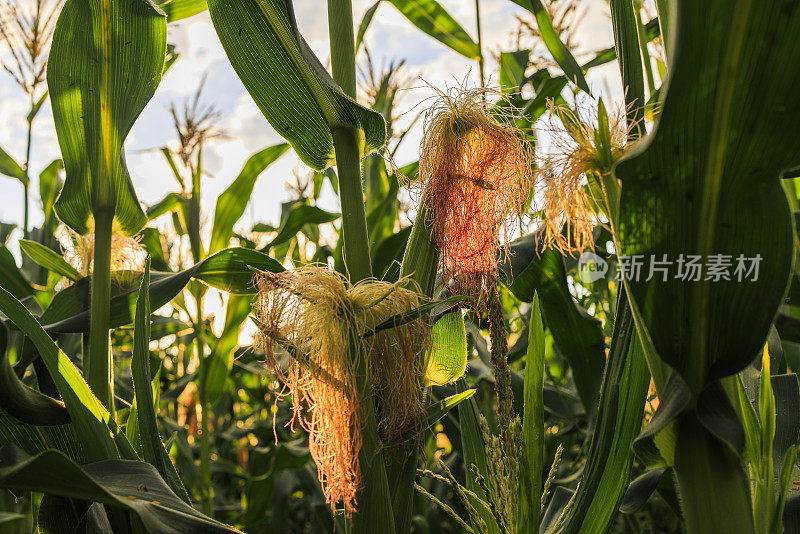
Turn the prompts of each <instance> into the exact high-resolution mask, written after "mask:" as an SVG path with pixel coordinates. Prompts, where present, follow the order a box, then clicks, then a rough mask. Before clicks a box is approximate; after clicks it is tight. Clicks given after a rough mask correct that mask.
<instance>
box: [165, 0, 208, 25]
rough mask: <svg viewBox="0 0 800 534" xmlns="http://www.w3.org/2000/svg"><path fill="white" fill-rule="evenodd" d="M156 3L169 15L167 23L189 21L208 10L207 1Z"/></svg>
mask: <svg viewBox="0 0 800 534" xmlns="http://www.w3.org/2000/svg"><path fill="white" fill-rule="evenodd" d="M156 3H157V4H158V7H160V8H161V10H162V11H163V12H164V13H166V14H167V22H176V21H179V20H183V19H187V18H189V17H193V16H194V15H197V14H198V13H202V12H203V11H205V10H206V9H208V5H207V4H206V0H166V2H164V1H161V2H156Z"/></svg>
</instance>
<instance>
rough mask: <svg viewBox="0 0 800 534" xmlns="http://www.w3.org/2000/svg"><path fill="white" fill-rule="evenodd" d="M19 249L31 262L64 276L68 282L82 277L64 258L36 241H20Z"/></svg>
mask: <svg viewBox="0 0 800 534" xmlns="http://www.w3.org/2000/svg"><path fill="white" fill-rule="evenodd" d="M19 247H20V248H21V249H22V250H23V252H25V254H27V255H28V256H30V257H31V259H32V260H33V261H35V262H36V263H38V264H39V265H41V266H42V267H44V268H45V269H47V270H49V271H52V272H54V273H56V274H60V275H61V276H66V277H67V278H69V279H70V280H78V279H79V278H81V277H82V275H81V273H79V272H78V271H77V270H76V269H75V267H73V266H72V265H70V264H69V263H67V262H66V261H65V260H64V258H63V257H62V256H61V255H60V254H57V253H56V252H55V251H53V249H51V248H48V247H46V246H44V245H42V244H41V243H37V242H36V241H28V240H27V239H22V240H20V242H19Z"/></svg>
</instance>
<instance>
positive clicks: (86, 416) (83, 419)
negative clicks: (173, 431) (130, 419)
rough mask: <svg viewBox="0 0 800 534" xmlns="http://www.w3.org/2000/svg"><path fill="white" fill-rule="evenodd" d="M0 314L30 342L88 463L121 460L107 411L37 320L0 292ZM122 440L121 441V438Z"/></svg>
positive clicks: (8, 295)
mask: <svg viewBox="0 0 800 534" xmlns="http://www.w3.org/2000/svg"><path fill="white" fill-rule="evenodd" d="M0 312H2V313H4V314H5V315H6V316H7V317H8V319H9V321H11V322H12V323H14V325H15V326H16V327H17V328H18V329H19V330H20V331H22V332H23V333H24V334H25V335H26V336H27V337H28V339H30V340H31V341H32V342H33V344H34V346H35V347H36V350H37V351H38V352H39V356H40V357H41V358H42V359H43V360H44V363H45V365H46V366H47V370H48V371H49V373H50V376H51V377H52V378H53V380H54V381H55V383H56V387H57V388H58V393H59V394H60V395H61V398H62V399H63V400H64V405H65V406H66V408H67V411H68V412H69V415H70V419H71V420H72V424H74V425H75V429H76V431H77V432H78V434H79V435H80V436H82V437H83V438H84V439H85V440H86V441H85V445H86V457H87V459H89V460H90V461H99V460H104V459H109V458H120V457H121V455H120V451H119V450H118V444H117V443H116V442H115V438H116V437H118V436H114V435H112V432H111V430H112V429H113V428H116V424H115V423H114V421H113V419H112V418H111V416H110V414H109V413H108V410H106V408H105V407H104V406H103V404H102V403H101V402H100V401H99V400H97V398H96V397H95V396H94V395H93V394H92V392H91V390H90V389H89V386H88V385H86V382H85V381H84V380H83V377H82V376H81V374H80V372H79V371H78V370H77V369H76V368H75V365H74V364H73V363H72V361H71V360H70V359H69V358H68V357H67V355H66V354H64V353H63V352H62V351H61V350H60V349H59V348H58V346H57V345H56V344H55V343H54V342H53V340H52V339H50V337H49V336H48V335H47V333H46V332H45V331H44V330H43V329H42V327H41V326H40V325H39V323H38V322H37V321H36V319H35V318H34V317H33V316H32V315H31V314H30V312H28V310H26V309H25V307H24V306H23V305H22V304H21V303H20V302H19V301H18V300H17V299H15V298H14V297H13V296H12V295H11V294H10V293H9V292H7V291H6V290H4V289H2V288H0ZM122 439H124V438H122Z"/></svg>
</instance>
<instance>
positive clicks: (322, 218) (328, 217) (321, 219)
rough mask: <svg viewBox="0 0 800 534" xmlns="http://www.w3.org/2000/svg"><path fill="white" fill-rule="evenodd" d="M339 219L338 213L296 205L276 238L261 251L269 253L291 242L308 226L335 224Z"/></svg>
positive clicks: (284, 218)
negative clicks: (274, 248) (282, 244)
mask: <svg viewBox="0 0 800 534" xmlns="http://www.w3.org/2000/svg"><path fill="white" fill-rule="evenodd" d="M339 217H340V215H339V214H338V213H332V212H330V211H325V210H324V209H322V208H318V207H316V206H309V205H307V204H295V205H294V206H292V207H291V208H290V209H289V211H288V212H286V214H285V216H284V217H283V220H282V221H281V225H280V226H279V227H278V231H277V234H276V235H275V237H273V238H272V241H270V242H269V244H267V245H266V246H264V248H262V249H261V251H262V252H267V251H268V250H269V249H270V248H272V247H275V246H278V245H280V244H281V243H285V242H287V241H289V240H290V239H292V238H293V237H294V236H295V235H297V232H299V231H300V229H301V228H303V226H305V225H306V224H325V223H329V222H333V221H335V220H336V219H338V218H339Z"/></svg>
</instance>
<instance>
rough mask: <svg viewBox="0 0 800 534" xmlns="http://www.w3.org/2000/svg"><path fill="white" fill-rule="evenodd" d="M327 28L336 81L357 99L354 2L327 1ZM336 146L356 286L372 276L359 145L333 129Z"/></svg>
mask: <svg viewBox="0 0 800 534" xmlns="http://www.w3.org/2000/svg"><path fill="white" fill-rule="evenodd" d="M328 28H329V34H330V43H331V66H332V70H333V79H334V81H336V83H337V84H339V87H341V88H342V91H344V92H345V94H346V95H348V96H350V97H351V98H353V99H355V98H356V58H355V40H354V38H353V6H352V2H351V0H328ZM333 143H334V146H335V147H336V169H337V171H338V173H339V197H340V202H341V204H342V239H343V240H344V246H343V251H344V252H343V254H344V263H345V266H346V267H347V272H348V274H349V276H350V281H351V282H353V283H356V282H358V281H360V280H363V279H365V278H369V277H371V276H372V266H371V265H370V253H369V237H368V233H367V217H366V213H365V211H364V192H363V190H362V186H361V165H360V162H359V154H358V145H357V144H356V139H355V135H354V134H353V132H352V131H350V130H346V129H342V128H336V129H334V131H333Z"/></svg>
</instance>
